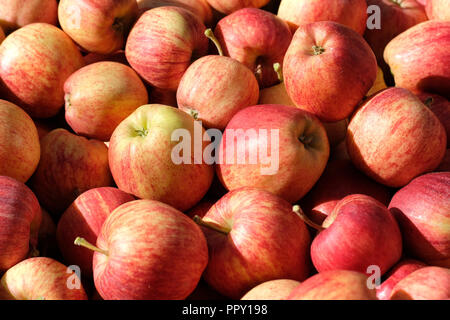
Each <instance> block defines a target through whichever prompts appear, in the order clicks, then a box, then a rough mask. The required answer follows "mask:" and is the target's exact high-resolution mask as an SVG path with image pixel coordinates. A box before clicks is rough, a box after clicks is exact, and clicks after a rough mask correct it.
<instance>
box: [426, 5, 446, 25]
mask: <svg viewBox="0 0 450 320" xmlns="http://www.w3.org/2000/svg"><path fill="white" fill-rule="evenodd" d="M425 10H426V12H427V16H428V18H429V19H430V20H441V21H450V9H449V7H448V2H447V1H446V0H428V1H427V3H426V6H425Z"/></svg>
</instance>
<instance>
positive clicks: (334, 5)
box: [278, 0, 367, 35]
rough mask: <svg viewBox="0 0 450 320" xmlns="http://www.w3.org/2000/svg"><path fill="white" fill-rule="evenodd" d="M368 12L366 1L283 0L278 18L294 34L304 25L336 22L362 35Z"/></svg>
mask: <svg viewBox="0 0 450 320" xmlns="http://www.w3.org/2000/svg"><path fill="white" fill-rule="evenodd" d="M366 10H367V4H366V1H365V0H334V1H329V0H315V1H310V0H282V1H281V3H280V7H279V9H278V16H279V17H280V18H281V19H284V20H286V21H287V22H288V23H289V25H290V27H291V29H292V31H293V32H295V30H296V29H297V28H298V27H299V26H300V25H302V24H308V23H313V22H318V21H334V22H337V23H340V24H343V25H345V26H347V27H349V28H350V29H353V30H355V31H356V32H358V33H359V34H360V35H362V34H363V33H364V30H365V29H366V20H367V13H366Z"/></svg>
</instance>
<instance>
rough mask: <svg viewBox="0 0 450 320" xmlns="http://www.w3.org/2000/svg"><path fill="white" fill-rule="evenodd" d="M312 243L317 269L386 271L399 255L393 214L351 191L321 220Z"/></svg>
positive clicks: (400, 236) (313, 260)
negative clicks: (319, 229) (374, 268)
mask: <svg viewBox="0 0 450 320" xmlns="http://www.w3.org/2000/svg"><path fill="white" fill-rule="evenodd" d="M322 227H323V228H325V229H324V230H323V231H320V232H319V234H318V235H317V236H316V237H315V238H314V240H313V242H312V244H311V259H312V262H313V264H314V266H315V268H316V269H317V271H319V272H323V271H329V270H352V271H358V272H363V273H365V272H367V268H368V267H369V266H372V265H375V266H378V267H379V268H380V273H381V275H383V274H384V273H386V272H387V271H388V270H389V269H390V268H391V267H392V266H393V265H394V264H395V263H397V262H398V260H399V259H400V258H401V255H402V235H401V233H400V229H399V226H398V224H397V222H396V220H395V219H394V217H393V215H392V214H391V213H390V212H389V211H388V209H387V208H386V206H385V205H383V204H382V203H381V202H379V201H377V200H375V199H374V198H372V197H370V196H367V195H362V194H352V195H349V196H346V197H345V198H343V199H342V200H341V201H339V203H338V204H337V205H336V206H335V207H334V209H333V212H332V213H331V214H330V215H329V216H328V217H327V218H326V219H325V220H324V222H323V224H322Z"/></svg>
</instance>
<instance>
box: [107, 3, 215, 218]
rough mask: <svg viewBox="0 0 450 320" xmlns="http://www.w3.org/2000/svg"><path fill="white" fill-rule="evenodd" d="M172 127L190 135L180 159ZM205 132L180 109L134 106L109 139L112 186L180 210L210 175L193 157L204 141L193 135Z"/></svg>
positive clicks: (193, 200) (207, 182)
mask: <svg viewBox="0 0 450 320" xmlns="http://www.w3.org/2000/svg"><path fill="white" fill-rule="evenodd" d="M153 10H158V9H153ZM176 130H178V131H182V133H183V134H188V135H189V136H188V137H186V139H190V141H189V142H188V143H187V144H188V146H189V147H190V150H189V151H188V150H183V151H182V153H183V157H182V159H175V156H176V155H178V154H176V149H177V148H178V146H179V145H180V143H181V142H177V141H174V139H173V134H174V132H175V133H176ZM205 134H206V133H205V130H204V129H203V127H202V126H201V124H200V123H198V122H196V121H195V120H194V118H192V117H191V116H190V115H188V114H187V113H185V112H183V111H181V110H179V109H176V108H173V107H170V106H164V105H155V104H153V105H144V106H141V107H139V108H138V109H136V111H134V112H133V113H132V114H131V115H130V116H129V117H128V118H127V119H125V120H124V121H122V123H120V124H119V126H118V127H117V128H116V130H115V131H114V133H113V135H112V137H111V140H110V144H109V165H110V168H111V172H112V175H113V177H114V180H115V182H116V184H117V186H118V187H119V189H121V190H123V191H125V192H127V193H130V194H133V195H135V196H136V197H138V198H143V199H152V200H158V201H162V202H164V203H167V204H169V205H171V206H173V207H175V208H177V209H178V210H181V211H185V210H188V209H190V208H191V207H193V206H194V205H195V204H197V203H198V202H199V201H200V200H201V199H202V198H203V196H204V195H205V194H206V192H207V191H208V189H209V187H210V185H211V181H212V179H213V176H214V169H213V167H212V166H210V165H208V164H207V163H206V162H205V161H203V160H204V159H203V157H202V158H201V159H199V160H200V161H197V160H196V159H194V156H195V158H197V156H196V155H197V154H198V153H199V152H202V153H201V156H202V155H203V151H204V148H205V147H206V145H207V142H202V140H201V141H200V142H199V141H197V138H198V137H200V139H202V138H203V137H204V135H205ZM183 139H185V138H183ZM183 141H184V144H186V141H187V140H186V141H185V140H183ZM202 143H203V144H202ZM185 152H186V153H189V152H190V154H186V155H185V154H184V153H185ZM179 153H181V151H180V152H179ZM175 154H176V155H175ZM174 155H175V156H174ZM180 158H181V157H180ZM186 158H187V161H186ZM178 160H180V161H179V162H178Z"/></svg>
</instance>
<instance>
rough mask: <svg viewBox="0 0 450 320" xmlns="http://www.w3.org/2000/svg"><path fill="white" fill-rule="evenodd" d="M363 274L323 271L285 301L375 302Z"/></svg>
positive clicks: (371, 290) (302, 284)
mask: <svg viewBox="0 0 450 320" xmlns="http://www.w3.org/2000/svg"><path fill="white" fill-rule="evenodd" d="M367 282H368V278H367V276H366V275H365V274H363V273H360V272H356V271H349V270H332V271H324V272H320V273H318V274H315V275H313V276H312V277H310V278H308V279H307V280H306V281H304V282H302V283H301V284H300V285H299V286H298V287H297V288H295V289H294V290H293V291H292V292H291V294H290V295H289V296H288V298H287V300H377V297H376V291H375V289H370V288H369V287H368V286H367Z"/></svg>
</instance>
